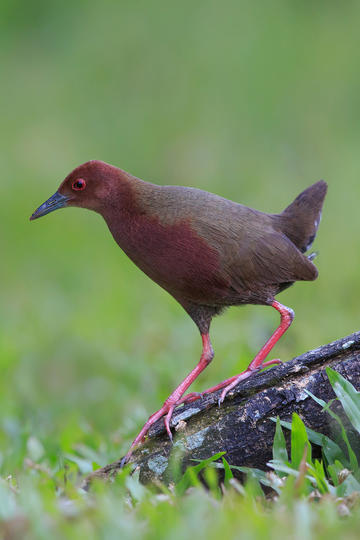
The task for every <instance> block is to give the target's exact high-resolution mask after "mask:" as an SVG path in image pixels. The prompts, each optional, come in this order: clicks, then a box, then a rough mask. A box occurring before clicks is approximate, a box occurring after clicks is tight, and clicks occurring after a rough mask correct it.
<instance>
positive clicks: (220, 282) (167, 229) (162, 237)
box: [107, 212, 228, 304]
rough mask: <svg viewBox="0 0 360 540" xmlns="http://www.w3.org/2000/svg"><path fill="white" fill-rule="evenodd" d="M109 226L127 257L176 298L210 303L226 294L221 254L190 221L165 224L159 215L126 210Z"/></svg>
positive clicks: (226, 286)
mask: <svg viewBox="0 0 360 540" xmlns="http://www.w3.org/2000/svg"><path fill="white" fill-rule="evenodd" d="M107 221H108V220H107ZM108 226H109V229H110V231H111V233H112V235H113V237H114V239H115V240H116V242H117V243H118V244H119V246H120V247H121V248H122V249H123V251H125V253H126V254H127V255H128V257H129V258H130V259H131V260H132V261H133V262H134V263H135V264H136V265H137V266H138V267H139V268H141V270H142V271H143V272H145V274H147V275H148V276H149V277H150V278H151V279H153V280H154V281H155V282H156V283H158V284H159V285H161V286H162V287H163V288H164V289H166V290H167V291H168V292H170V294H172V295H173V296H175V297H176V298H177V299H187V300H190V301H192V302H196V303H205V304H209V303H210V304H211V303H213V302H215V303H217V301H219V299H220V298H223V297H224V296H225V295H226V290H227V288H228V282H227V280H226V279H224V277H223V276H222V275H221V268H220V263H219V254H218V253H217V251H216V250H215V249H213V248H212V247H211V246H209V245H208V244H207V243H206V241H205V240H204V239H202V238H200V237H199V236H198V235H197V234H196V232H195V231H193V230H192V228H191V226H190V224H189V223H188V222H186V221H181V222H177V223H174V224H172V225H169V224H167V225H164V224H162V223H160V220H159V219H158V218H156V217H149V216H147V215H144V214H129V213H127V212H126V213H123V214H122V216H121V218H120V216H118V219H113V220H111V222H110V223H109V222H108Z"/></svg>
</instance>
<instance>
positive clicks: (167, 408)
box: [120, 392, 203, 468]
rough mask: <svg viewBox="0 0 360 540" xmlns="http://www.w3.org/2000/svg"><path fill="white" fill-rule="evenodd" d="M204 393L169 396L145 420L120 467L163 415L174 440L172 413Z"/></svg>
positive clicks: (171, 438) (166, 427) (171, 439)
mask: <svg viewBox="0 0 360 540" xmlns="http://www.w3.org/2000/svg"><path fill="white" fill-rule="evenodd" d="M202 395H203V394H201V393H199V392H191V393H189V394H187V395H186V396H184V397H182V398H180V399H175V398H172V396H170V397H168V399H167V400H166V401H165V402H164V405H163V406H162V407H161V409H159V410H158V411H156V412H155V413H154V414H152V415H151V416H150V417H149V419H148V421H147V422H145V424H144V426H143V428H142V430H141V431H140V433H139V434H138V436H137V437H136V438H135V439H134V441H133V443H132V445H131V446H130V449H129V451H128V453H127V454H126V456H125V457H123V459H122V460H121V463H120V467H121V468H122V467H124V465H125V464H126V463H128V461H129V459H130V457H131V456H132V454H133V452H134V450H135V449H136V448H137V447H138V446H140V445H141V444H143V443H144V441H145V437H146V435H147V433H148V431H149V429H150V428H151V426H152V425H153V424H155V422H157V420H159V418H161V417H162V416H164V417H165V418H164V424H165V429H166V431H167V434H168V436H169V439H170V441H171V442H172V441H173V436H172V433H171V429H170V422H171V418H172V415H173V412H174V410H175V408H176V407H177V406H178V405H182V404H183V403H192V402H193V401H195V400H196V399H199V398H201V397H202Z"/></svg>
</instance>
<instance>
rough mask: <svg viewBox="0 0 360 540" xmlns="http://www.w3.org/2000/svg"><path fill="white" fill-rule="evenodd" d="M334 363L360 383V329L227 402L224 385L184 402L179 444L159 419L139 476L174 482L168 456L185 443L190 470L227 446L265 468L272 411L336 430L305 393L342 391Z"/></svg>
mask: <svg viewBox="0 0 360 540" xmlns="http://www.w3.org/2000/svg"><path fill="white" fill-rule="evenodd" d="M328 366H329V367H332V368H333V369H335V370H336V371H338V372H339V373H341V375H343V376H344V377H345V378H346V379H348V380H349V381H350V382H351V383H352V384H353V385H354V386H355V388H357V389H360V332H355V333H354V334H351V335H350V336H347V337H345V338H343V339H339V340H337V341H334V342H333V343H329V344H328V345H324V346H322V347H319V348H317V349H315V350H313V351H309V352H307V353H304V354H302V355H301V356H298V357H297V358H294V359H292V360H290V361H288V362H286V363H284V364H282V365H279V366H276V367H273V368H271V369H268V370H267V371H264V372H262V373H258V374H256V375H253V376H252V377H251V378H249V379H247V380H245V381H242V382H241V383H239V384H238V385H237V386H236V387H235V388H234V389H233V390H232V392H231V393H229V394H228V396H227V397H226V399H225V401H224V403H223V404H222V405H221V407H219V406H218V398H219V395H220V393H221V392H220V391H219V392H216V393H214V394H211V395H205V396H204V397H202V398H201V399H199V400H197V401H195V402H193V403H191V404H188V405H184V406H181V407H179V408H178V409H177V410H176V411H175V413H174V415H173V419H172V427H173V428H174V445H172V444H171V443H170V441H169V439H168V437H167V434H166V433H165V429H164V424H163V421H162V420H159V421H158V422H157V423H156V424H155V425H154V426H153V427H152V429H151V430H150V433H149V437H148V439H147V442H146V443H145V444H144V445H143V446H141V447H140V448H139V449H138V450H137V451H136V452H134V455H133V459H132V462H133V463H134V464H136V466H137V467H138V468H139V471H140V480H141V481H142V482H144V483H146V482H151V481H156V480H160V481H164V482H167V483H168V482H170V481H171V467H169V457H170V453H171V451H172V449H173V450H175V449H176V448H178V449H179V450H181V452H180V454H181V461H182V467H183V468H184V469H185V467H186V466H187V465H193V464H194V461H193V460H194V459H195V460H196V459H205V458H208V457H210V456H212V455H214V454H216V453H217V452H220V451H224V452H226V459H227V460H228V462H229V463H230V464H231V465H238V466H249V467H257V468H260V469H262V470H266V463H267V462H268V461H269V459H271V457H272V444H273V438H274V431H275V425H274V422H273V421H272V420H271V418H272V417H276V416H277V415H279V416H280V418H281V419H283V420H291V416H292V413H293V412H296V413H298V414H299V415H300V416H301V418H302V419H303V420H304V422H305V424H306V425H307V426H308V427H309V428H312V429H314V430H316V431H318V432H321V433H324V434H326V435H330V436H331V435H332V434H333V430H334V424H333V422H332V421H331V419H330V417H329V415H328V414H327V413H324V412H322V409H321V407H320V406H319V405H318V404H317V403H316V402H315V401H314V400H313V399H312V398H311V397H309V395H308V394H307V393H306V392H305V390H309V391H310V392H312V393H313V394H314V395H316V396H318V397H319V398H321V399H323V400H325V401H329V400H330V399H332V398H334V397H335V395H334V392H333V390H332V388H331V386H330V383H329V380H328V378H327V375H326V372H325V368H326V367H328ZM120 467H121V459H120V460H119V461H116V462H114V463H111V464H110V465H107V466H106V467H103V468H102V469H99V470H98V471H95V472H94V473H93V474H92V475H90V476H89V477H88V478H87V479H86V480H85V483H84V487H87V486H88V485H89V483H90V482H91V480H92V478H94V477H97V478H99V477H100V478H111V477H113V476H114V475H115V474H116V473H117V471H118V470H119V469H120Z"/></svg>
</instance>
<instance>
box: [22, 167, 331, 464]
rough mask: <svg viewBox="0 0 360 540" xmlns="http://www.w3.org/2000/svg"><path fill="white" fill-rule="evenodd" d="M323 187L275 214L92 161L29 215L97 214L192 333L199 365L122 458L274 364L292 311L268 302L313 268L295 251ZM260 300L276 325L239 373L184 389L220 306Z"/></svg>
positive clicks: (310, 233)
mask: <svg viewBox="0 0 360 540" xmlns="http://www.w3.org/2000/svg"><path fill="white" fill-rule="evenodd" d="M326 190H327V185H326V183H325V182H324V181H320V182H317V183H316V184H313V185H312V186H310V187H308V188H307V189H306V190H305V191H303V192H302V193H301V194H300V195H299V196H298V197H297V198H296V199H295V200H294V202H293V203H292V204H290V206H288V207H287V208H286V209H285V210H284V211H283V212H281V213H280V214H266V213H263V212H259V211H258V210H253V209H252V208H247V207H246V206H243V205H241V204H238V203H235V202H232V201H229V200H227V199H223V198H222V197H219V196H217V195H214V194H212V193H208V192H206V191H202V190H199V189H195V188H189V187H180V186H158V185H155V184H151V183H148V182H144V181H142V180H140V179H138V178H135V177H134V176H132V175H130V174H129V173H127V172H125V171H122V170H121V169H118V168H117V167H113V166H112V165H108V164H107V163H104V162H102V161H96V160H94V161H89V162H87V163H84V164H83V165H80V166H79V167H77V168H76V169H74V170H73V171H72V172H71V173H70V174H69V175H68V176H67V177H66V178H65V180H64V181H63V182H62V184H61V185H60V187H59V189H58V191H57V192H56V193H55V194H54V195H53V196H52V197H50V199H48V200H47V201H46V202H45V203H44V204H42V205H41V206H40V207H39V208H38V209H37V210H36V211H35V212H34V213H33V215H32V216H31V218H30V219H31V220H34V219H37V218H39V217H41V216H44V215H45V214H48V213H49V212H52V211H53V210H56V209H58V208H62V207H65V206H79V207H82V208H88V209H89V210H94V211H95V212H98V213H99V214H101V215H102V216H103V218H104V219H105V221H106V223H107V226H108V227H109V229H110V232H111V234H112V235H113V237H114V239H115V241H116V242H117V243H118V244H119V246H120V247H121V249H123V251H124V252H125V253H126V254H127V255H128V257H130V259H131V260H132V261H133V262H134V263H135V264H136V265H137V266H138V267H139V268H140V269H141V270H142V271H143V272H145V274H147V275H148V276H149V277H150V278H151V279H153V280H154V281H155V282H156V283H158V284H159V285H160V286H161V287H163V288H164V289H165V290H166V291H168V292H169V293H170V294H171V295H172V296H173V297H174V298H175V299H176V300H177V301H178V302H179V303H180V304H181V305H182V306H183V308H184V309H185V311H187V313H188V314H189V315H190V317H191V318H192V319H193V321H194V322H195V324H196V325H197V327H198V328H199V330H200V334H201V338H202V343H203V348H202V353H201V357H200V361H199V362H198V364H197V366H196V367H195V368H194V369H193V370H192V371H191V373H189V375H188V376H187V377H185V379H184V380H183V381H182V382H181V383H180V385H179V386H178V387H177V388H176V389H175V390H174V391H173V393H172V394H170V396H169V397H168V398H167V399H166V401H165V402H164V404H163V406H162V407H161V408H160V409H159V411H157V412H156V413H154V414H153V415H152V416H150V418H149V419H148V421H147V422H146V423H145V425H144V427H143V428H142V430H141V431H140V433H139V435H138V436H137V437H136V439H135V440H134V442H133V443H132V445H131V447H130V450H129V452H128V454H127V455H126V458H125V460H126V461H127V460H128V459H129V457H130V455H131V453H132V451H133V449H134V448H135V446H137V445H138V444H139V443H141V442H143V440H144V438H145V436H146V434H147V432H148V431H149V428H150V426H151V425H152V424H154V422H156V421H157V420H158V419H159V418H161V417H162V416H165V426H166V430H167V432H168V434H169V437H170V438H172V436H171V431H170V420H171V416H172V413H173V411H174V409H175V407H176V406H177V405H179V404H181V403H185V402H191V401H194V400H196V399H198V398H199V397H200V396H201V395H202V394H204V393H209V392H214V391H215V390H219V389H223V391H222V394H221V397H220V400H219V401H220V402H222V401H223V400H224V398H225V396H226V394H227V393H228V391H229V390H231V389H232V388H233V387H234V386H235V385H236V384H237V383H238V382H239V381H241V380H243V379H245V378H247V377H249V376H250V375H252V374H253V373H256V372H257V371H259V370H260V369H262V368H263V367H265V366H269V365H271V364H278V363H280V360H268V361H266V357H267V355H268V354H269V352H270V351H271V349H272V348H273V347H274V345H275V343H276V342H277V341H278V340H279V339H280V337H281V336H282V335H283V334H284V333H285V332H286V330H287V329H288V328H289V326H290V324H291V322H292V320H293V318H294V312H293V311H292V309H290V308H288V307H286V306H283V305H282V304H280V303H279V302H277V301H276V300H275V296H276V295H277V294H278V293H279V292H280V291H282V290H284V289H286V288H287V287H289V286H290V285H292V283H294V282H295V281H299V280H305V281H312V280H314V279H316V278H317V275H318V272H317V269H316V267H315V266H314V264H313V263H312V262H311V260H312V258H313V254H311V255H309V256H306V255H304V253H305V252H306V251H307V250H308V249H309V248H310V246H311V244H312V243H313V241H314V238H315V235H316V232H317V228H318V226H319V223H320V217H321V209H322V205H323V201H324V197H325V195H326ZM240 304H261V305H268V306H272V307H274V308H275V309H276V310H277V311H278V312H279V313H280V318H281V322H280V325H279V327H278V328H277V329H276V330H275V332H274V333H273V335H272V336H271V337H270V338H269V340H268V341H267V342H266V343H265V345H264V346H263V347H262V349H261V350H260V351H259V353H258V354H257V355H256V356H255V358H254V359H253V360H252V361H251V362H250V364H249V366H248V368H247V369H246V370H245V371H244V372H242V373H240V375H235V376H233V377H230V379H227V380H225V381H223V382H221V383H220V384H218V385H216V386H214V387H213V388H209V389H208V390H206V391H205V392H203V393H202V394H197V393H190V394H187V395H185V396H184V394H185V392H186V390H187V389H188V388H189V386H190V385H191V383H192V382H193V381H194V380H195V379H196V378H197V377H198V375H199V374H200V373H201V372H202V371H203V370H204V369H205V368H206V366H207V365H208V364H209V363H210V362H211V360H212V359H213V357H214V352H213V348H212V346H211V342H210V337H209V328H210V323H211V320H212V318H213V317H214V316H215V315H219V314H220V313H221V312H222V311H224V309H225V308H226V307H229V306H237V305H240Z"/></svg>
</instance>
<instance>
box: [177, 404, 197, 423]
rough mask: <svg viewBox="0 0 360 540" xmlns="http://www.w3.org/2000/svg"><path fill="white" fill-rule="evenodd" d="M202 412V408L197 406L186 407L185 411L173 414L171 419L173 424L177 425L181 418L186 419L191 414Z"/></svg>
mask: <svg viewBox="0 0 360 540" xmlns="http://www.w3.org/2000/svg"><path fill="white" fill-rule="evenodd" d="M198 412H200V409H198V408H197V407H191V408H190V409H186V411H184V412H180V413H176V414H174V416H173V419H172V421H171V425H172V426H176V424H178V423H179V422H180V420H186V418H190V416H193V414H196V413H198Z"/></svg>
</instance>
